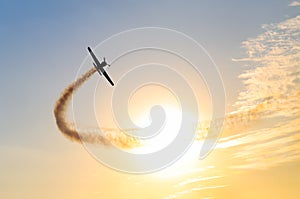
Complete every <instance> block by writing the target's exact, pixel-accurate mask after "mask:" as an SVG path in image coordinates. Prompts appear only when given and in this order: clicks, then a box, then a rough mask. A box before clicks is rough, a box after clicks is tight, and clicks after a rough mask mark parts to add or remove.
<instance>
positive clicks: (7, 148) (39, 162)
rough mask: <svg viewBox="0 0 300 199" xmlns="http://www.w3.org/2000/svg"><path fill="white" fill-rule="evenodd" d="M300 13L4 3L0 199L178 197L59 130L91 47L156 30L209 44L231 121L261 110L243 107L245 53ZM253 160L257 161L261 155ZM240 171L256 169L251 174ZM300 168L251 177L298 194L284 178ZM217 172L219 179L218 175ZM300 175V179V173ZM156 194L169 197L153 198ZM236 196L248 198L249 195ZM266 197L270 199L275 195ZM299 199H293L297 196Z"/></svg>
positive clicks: (253, 6) (204, 5)
mask: <svg viewBox="0 0 300 199" xmlns="http://www.w3.org/2000/svg"><path fill="white" fill-rule="evenodd" d="M299 14H300V10H299V6H298V3H297V2H294V3H292V1H285V0H280V1H279V0H265V1H244V0H241V1H233V0H230V1H177V0H173V1H171V0H163V1H137V0H126V1H109V2H104V1H72V3H70V2H61V1H33V0H32V1H26V2H25V1H14V0H12V1H8V0H7V1H6V0H3V1H1V2H0V36H1V37H0V43H1V48H0V60H1V64H0V67H1V73H0V76H1V78H0V85H1V86H0V88H1V97H0V162H1V164H0V176H1V178H0V197H1V198H20V197H22V198H41V197H43V198H53V197H55V198H99V197H101V198H121V197H122V196H124V195H126V196H128V198H132V195H130V194H131V190H136V189H140V191H137V192H136V196H137V197H138V196H140V195H143V194H145V195H147V194H149V198H163V197H164V193H172V191H173V189H172V186H173V184H172V183H170V182H171V181H170V180H169V181H168V180H166V179H159V180H158V179H157V177H155V176H154V177H153V176H146V177H143V176H131V175H129V174H124V173H118V172H116V171H114V170H111V169H109V168H106V167H105V166H103V165H101V164H99V162H98V161H96V160H95V159H94V158H93V157H92V156H91V155H90V154H89V153H88V152H87V151H86V150H85V149H84V147H83V146H81V145H80V144H78V143H75V142H71V141H70V140H68V139H66V138H65V137H64V136H63V135H62V134H61V132H60V131H59V130H58V129H57V127H56V125H55V118H54V115H53V108H54V104H55V102H56V100H57V99H58V97H59V96H60V93H61V92H62V91H63V89H64V88H65V87H67V86H68V85H69V84H70V83H71V82H72V81H73V80H74V79H75V78H76V73H77V70H78V68H79V67H80V65H81V63H82V62H83V60H84V59H85V58H86V57H87V55H88V54H87V51H86V47H87V46H91V47H92V48H93V47H96V46H97V45H98V44H99V43H100V42H101V41H103V40H105V39H106V38H108V37H110V36H111V35H113V34H116V33H119V32H121V31H124V30H128V29H132V28H139V27H148V26H151V27H163V28H170V29H174V30H178V31H180V32H183V33H185V34H187V35H189V36H191V37H192V38H194V39H195V40H196V41H198V42H199V43H201V44H202V45H203V46H204V47H205V49H206V50H207V51H208V52H209V54H210V55H211V57H212V58H213V60H214V61H215V63H216V64H217V66H218V67H219V70H220V73H221V75H222V78H223V81H224V86H225V90H226V103H227V104H226V109H227V112H231V111H234V110H236V107H235V106H233V105H234V104H235V102H237V101H239V102H241V103H240V104H243V103H244V104H247V103H248V104H247V105H249V104H250V105H252V104H251V102H252V101H251V100H249V101H246V102H245V101H243V99H245V98H243V97H240V98H239V100H238V97H239V96H241V95H240V92H241V91H242V90H243V89H244V88H245V87H246V88H247V86H245V85H244V84H243V80H242V79H241V78H239V75H240V74H241V73H243V72H244V71H245V67H244V66H243V63H241V62H239V61H235V60H238V59H240V58H244V57H247V56H248V55H249V54H247V50H245V48H246V49H247V47H248V49H249V48H251V38H257V37H258V35H260V34H263V33H264V32H265V31H266V30H265V29H263V28H262V26H263V24H272V23H280V22H283V21H286V20H288V19H290V18H295V17H297V16H298V15H299ZM296 31H297V29H296ZM245 41H250V42H248V43H247V42H246V43H245ZM243 42H244V43H243ZM242 46H244V48H242ZM253 81H255V80H252V82H253ZM250 82H251V80H250ZM278 89H279V90H280V89H281V88H280V87H279V88H278ZM250 91H251V92H253V93H255V92H256V91H253V90H251V89H250ZM253 95H255V94H253ZM247 99H248V98H247ZM253 103H254V102H253ZM268 103H269V102H268ZM270 103H271V102H270ZM290 103H292V102H290ZM293 122H294V121H293ZM292 124H293V125H296V124H294V123H292ZM265 130H266V129H265ZM266 131H267V130H266ZM247 132H248V131H247ZM262 132H263V133H265V134H263V135H267V133H266V132H264V131H262ZM293 136H294V135H293ZM251 139H252V138H251ZM295 139H296V138H295ZM298 145H299V144H298ZM298 145H297V146H298ZM221 146H222V145H221ZM293 147H296V146H294V145H293ZM233 148H234V147H233ZM266 149H268V150H269V149H271V150H272V149H273V148H266ZM296 149H298V148H296ZM228 150H229V149H228ZM230 150H233V151H234V149H232V148H230ZM222 153H223V152H220V154H222ZM248 155H249V154H248ZM246 156H247V154H246ZM217 157H218V156H217ZM247 158H248V159H249V160H251V158H252V159H253V157H251V155H249V156H247ZM211 159H213V158H211ZM210 161H212V160H210V159H209V160H208V163H205V164H204V163H203V164H204V167H203V168H208V169H207V170H209V171H210V170H211V167H210V166H207V165H210V164H211V163H210ZM270 161H271V160H270ZM224 162H226V161H225V160H224ZM220 164H225V165H226V163H220ZM205 166H207V167H205ZM235 166H236V167H247V168H248V166H249V165H246V166H245V165H240V163H237V164H236V165H235ZM297 166H299V159H298V162H297V161H296V162H292V163H291V164H289V165H288V166H286V167H282V168H278V167H276V168H275V169H274V171H273V170H272V172H270V173H264V174H261V173H260V172H261V171H258V172H256V171H253V170H251V171H249V172H246V173H243V174H242V177H245V178H249V176H250V177H251V176H256V177H252V179H251V180H253V181H251V182H249V185H255V183H254V182H257V181H261V182H266V183H268V182H270V181H273V180H274V179H273V178H271V177H270V176H271V175H272V174H274V173H275V174H276V175H277V176H279V177H278V178H280V177H282V178H287V179H288V180H287V182H289V183H290V184H291V190H292V191H294V190H296V188H293V186H294V185H295V184H297V183H299V181H296V180H294V178H293V177H291V176H292V174H291V173H287V174H286V173H284V171H283V170H284V169H286V168H292V169H290V170H291V171H297V170H296V169H295V168H296V167H297ZM212 172H213V174H212V175H214V176H218V175H217V174H215V172H217V171H212ZM231 172H232V171H229V172H228V173H231ZM273 172H274V173H273ZM208 173H209V172H208ZM252 173H254V174H252ZM263 175H266V176H267V177H265V178H264V176H263ZM299 175H300V174H299V171H298V172H296V173H294V176H299ZM237 178H238V175H232V176H231V177H230V178H227V179H226V180H224V182H226V183H225V184H230V183H232V184H235V185H237V184H238V182H240V181H239V180H238V179H237ZM172 180H174V181H176V180H178V179H177V178H176V179H174V178H173V179H172ZM277 180H278V179H277ZM157 181H159V182H162V184H161V186H160V187H157V186H156V187H155V184H157ZM222 184H224V183H222ZM271 184H272V183H271ZM142 186H146V187H148V188H149V189H148V190H146V189H142V188H141V187H142ZM277 186H279V185H276V184H274V186H270V187H273V188H274V187H275V188H276V187H277ZM282 187H283V188H282V189H283V190H284V192H289V189H288V188H287V186H282ZM151 188H152V189H151ZM154 188H155V189H158V190H159V191H157V193H153V189H154ZM277 188H278V187H277ZM245 189H246V188H245ZM233 190H234V191H238V190H239V187H238V186H235V189H233ZM228 193H230V192H226V191H224V192H223V191H219V190H218V191H216V195H217V198H226V196H227V197H229V196H231V198H233V195H230V194H228ZM244 193H248V192H247V191H245V192H244ZM292 193H294V192H292ZM298 193H299V192H298ZM265 194H266V195H265V196H268V192H265ZM165 195H167V194H165ZM298 195H299V194H298ZM177 196H178V197H179V196H180V194H178V195H177ZM201 196H202V195H201ZM237 196H238V194H237ZM253 196H254V197H255V194H254V195H253ZM289 196H290V198H293V195H292V194H291V195H289ZM261 198H263V197H261Z"/></svg>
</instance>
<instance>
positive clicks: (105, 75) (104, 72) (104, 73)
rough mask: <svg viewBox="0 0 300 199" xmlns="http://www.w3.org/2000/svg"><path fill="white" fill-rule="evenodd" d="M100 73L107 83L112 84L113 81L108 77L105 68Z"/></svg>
mask: <svg viewBox="0 0 300 199" xmlns="http://www.w3.org/2000/svg"><path fill="white" fill-rule="evenodd" d="M102 74H103V75H104V77H105V78H106V79H107V80H108V81H109V83H110V84H111V85H112V86H113V85H114V83H113V81H112V80H111V79H110V77H109V76H108V74H107V73H106V71H105V70H103V71H102Z"/></svg>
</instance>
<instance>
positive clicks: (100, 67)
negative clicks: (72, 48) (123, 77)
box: [88, 47, 114, 86]
mask: <svg viewBox="0 0 300 199" xmlns="http://www.w3.org/2000/svg"><path fill="white" fill-rule="evenodd" d="M88 51H89V53H90V54H91V56H92V58H93V60H94V63H93V65H94V67H95V68H96V69H97V71H98V73H99V74H100V75H102V74H103V75H104V77H105V78H106V79H107V81H109V83H110V84H111V85H112V86H114V83H113V81H112V80H111V79H110V77H109V76H108V74H107V73H106V71H105V70H104V67H105V66H110V65H109V64H107V63H106V61H105V57H104V58H103V61H102V62H101V63H100V62H99V60H98V59H97V57H96V55H95V54H94V53H93V51H92V49H91V48H90V47H88Z"/></svg>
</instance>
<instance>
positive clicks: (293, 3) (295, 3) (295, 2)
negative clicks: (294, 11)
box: [289, 1, 300, 7]
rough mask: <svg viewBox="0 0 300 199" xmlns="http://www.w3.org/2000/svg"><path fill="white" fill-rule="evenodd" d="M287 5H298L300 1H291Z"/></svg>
mask: <svg viewBox="0 0 300 199" xmlns="http://www.w3.org/2000/svg"><path fill="white" fill-rule="evenodd" d="M289 6H291V7H295V6H300V2H299V1H293V2H291V3H290V4H289Z"/></svg>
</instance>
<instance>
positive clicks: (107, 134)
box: [54, 68, 139, 148]
mask: <svg viewBox="0 0 300 199" xmlns="http://www.w3.org/2000/svg"><path fill="white" fill-rule="evenodd" d="M95 72H96V69H95V68H92V69H90V70H89V71H87V72H86V73H85V74H83V75H82V76H81V77H80V78H79V79H77V80H76V81H75V82H73V83H72V84H70V85H69V86H68V87H67V88H66V89H65V90H64V91H63V93H62V94H61V96H60V98H59V99H58V100H57V102H56V104H55V108H54V116H55V119H56V125H57V127H58V129H59V130H60V131H61V132H62V133H63V134H64V135H65V136H66V137H67V138H68V139H70V140H72V141H76V142H79V143H82V142H85V143H91V144H102V145H105V146H109V145H111V144H115V145H117V146H119V147H121V148H132V147H135V146H137V145H138V144H139V142H138V140H137V139H135V138H133V137H129V136H127V135H126V134H125V133H122V132H120V131H119V132H118V131H116V130H111V129H110V130H107V131H105V130H104V135H101V134H99V133H98V132H95V130H93V132H89V131H88V130H86V131H83V132H82V131H79V130H77V129H76V128H75V125H74V124H73V123H70V122H69V121H68V120H67V116H66V112H67V108H68V106H69V104H70V102H71V99H72V96H73V94H74V93H75V92H76V91H77V90H78V89H79V88H80V87H81V86H82V85H83V83H84V82H85V81H87V80H88V79H89V78H90V77H91V76H92V75H93V74H94V73H95Z"/></svg>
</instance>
